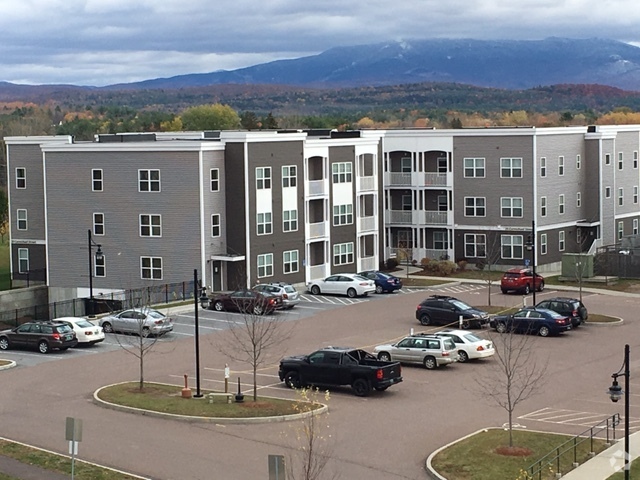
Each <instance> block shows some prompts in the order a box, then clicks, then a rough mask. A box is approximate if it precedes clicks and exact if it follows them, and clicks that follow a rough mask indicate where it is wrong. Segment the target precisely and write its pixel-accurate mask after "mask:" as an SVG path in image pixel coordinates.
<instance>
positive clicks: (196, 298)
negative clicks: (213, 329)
mask: <svg viewBox="0 0 640 480" xmlns="http://www.w3.org/2000/svg"><path fill="white" fill-rule="evenodd" d="M199 285H200V282H199V281H198V270H197V269H194V270H193V300H194V305H195V315H194V320H195V335H194V336H195V342H196V343H195V347H196V352H195V353H196V394H195V395H194V397H195V398H200V397H202V393H201V392H200V322H199V319H198V307H199V306H200V305H198V303H199V302H200V300H201V298H202V294H204V290H201V292H200V293H199V292H198V286H199Z"/></svg>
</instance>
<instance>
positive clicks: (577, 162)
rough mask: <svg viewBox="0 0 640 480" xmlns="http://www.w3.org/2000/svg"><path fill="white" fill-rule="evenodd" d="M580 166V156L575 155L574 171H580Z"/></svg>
mask: <svg viewBox="0 0 640 480" xmlns="http://www.w3.org/2000/svg"><path fill="white" fill-rule="evenodd" d="M581 166H582V159H581V158H580V155H576V170H580V167H581Z"/></svg>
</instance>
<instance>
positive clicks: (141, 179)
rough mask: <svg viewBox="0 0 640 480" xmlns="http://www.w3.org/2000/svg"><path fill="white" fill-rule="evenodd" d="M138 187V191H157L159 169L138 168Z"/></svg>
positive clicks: (158, 189) (158, 188)
mask: <svg viewBox="0 0 640 480" xmlns="http://www.w3.org/2000/svg"><path fill="white" fill-rule="evenodd" d="M138 189H139V191H140V192H159V191H160V170H138Z"/></svg>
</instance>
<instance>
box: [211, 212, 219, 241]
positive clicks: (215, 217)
mask: <svg viewBox="0 0 640 480" xmlns="http://www.w3.org/2000/svg"><path fill="white" fill-rule="evenodd" d="M211 236H212V237H219V236H220V214H219V213H214V214H212V215H211Z"/></svg>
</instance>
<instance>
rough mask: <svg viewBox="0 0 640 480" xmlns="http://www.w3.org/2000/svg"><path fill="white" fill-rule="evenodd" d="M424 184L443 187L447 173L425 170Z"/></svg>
mask: <svg viewBox="0 0 640 480" xmlns="http://www.w3.org/2000/svg"><path fill="white" fill-rule="evenodd" d="M424 184H425V185H427V186H431V185H433V186H435V187H444V186H446V185H447V174H446V173H430V172H427V173H425V174H424Z"/></svg>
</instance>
